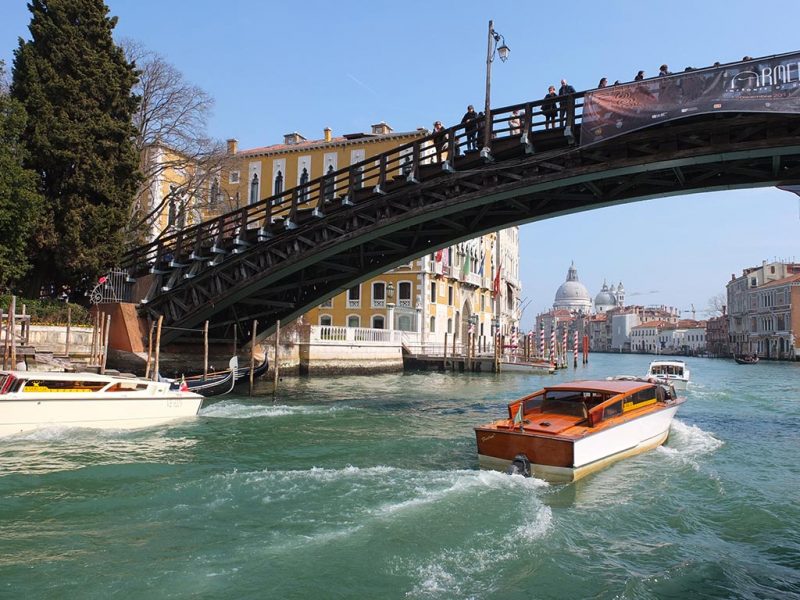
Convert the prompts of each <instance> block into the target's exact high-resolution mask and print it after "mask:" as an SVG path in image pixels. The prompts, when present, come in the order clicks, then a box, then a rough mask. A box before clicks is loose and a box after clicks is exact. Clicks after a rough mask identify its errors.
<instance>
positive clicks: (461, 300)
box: [220, 122, 522, 344]
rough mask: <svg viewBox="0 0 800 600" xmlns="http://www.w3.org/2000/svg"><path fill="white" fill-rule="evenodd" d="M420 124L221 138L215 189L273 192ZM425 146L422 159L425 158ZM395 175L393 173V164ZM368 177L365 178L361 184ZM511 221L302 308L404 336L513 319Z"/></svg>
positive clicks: (322, 318) (406, 137)
mask: <svg viewBox="0 0 800 600" xmlns="http://www.w3.org/2000/svg"><path fill="white" fill-rule="evenodd" d="M427 133H428V132H427V131H426V130H424V129H417V130H415V131H409V132H402V133H397V132H394V130H393V129H392V128H391V127H390V126H389V125H387V124H386V123H383V122H381V123H378V124H375V125H373V126H372V130H371V132H370V133H352V134H345V135H343V136H338V137H335V136H333V134H332V131H331V130H330V129H325V131H324V137H323V138H322V139H318V140H308V139H306V138H305V137H303V136H302V135H300V134H299V133H297V132H293V133H289V134H286V135H285V136H284V142H283V143H282V144H276V145H273V146H265V147H261V148H254V149H250V150H239V149H238V146H237V141H236V140H233V139H231V140H229V141H228V154H229V155H230V157H231V167H230V171H229V173H228V176H227V178H226V179H224V180H222V181H221V182H220V190H221V192H220V193H222V194H223V195H224V196H225V197H226V198H232V199H233V200H234V203H235V204H238V205H244V204H245V203H251V202H254V201H256V200H257V199H260V198H264V197H268V196H270V195H273V194H276V193H280V192H281V191H283V190H285V189H287V188H291V187H295V186H297V185H301V184H303V183H304V182H306V181H309V180H311V179H314V178H316V177H319V176H321V175H323V174H327V173H332V172H334V171H336V170H338V169H341V168H343V167H345V166H347V165H351V164H355V163H359V162H362V161H364V160H369V159H370V158H371V157H372V156H375V155H377V154H380V153H382V152H386V151H388V150H391V149H393V148H396V147H398V146H401V145H404V144H407V143H409V142H412V141H413V140H415V139H418V138H420V137H423V136H424V135H426V134H427ZM431 150H432V149H430V148H429V149H425V150H424V151H423V157H424V158H423V160H424V161H429V160H433V157H432V156H431V154H432V152H431ZM398 175H401V173H400V172H399V171H398ZM374 183H375V182H372V181H370V180H368V179H367V180H365V181H364V182H362V185H364V186H365V187H367V186H370V185H373V184H374ZM521 288H522V286H521V282H520V281H519V228H518V227H511V228H509V229H505V230H502V231H500V232H499V233H497V232H495V233H491V234H488V235H485V236H483V237H479V238H475V239H472V240H468V241H465V242H461V243H458V244H454V245H452V246H449V247H447V248H442V249H439V250H437V251H436V252H433V253H431V254H429V255H427V256H422V257H419V258H416V259H414V260H411V261H409V262H408V263H406V264H404V265H400V266H399V267H396V268H395V269H392V270H390V271H388V272H387V273H384V274H382V275H379V276H376V277H374V278H372V279H370V280H367V281H364V282H362V283H360V284H358V285H355V286H352V287H350V288H349V289H343V290H341V292H340V293H339V294H337V295H335V296H334V297H332V298H329V299H328V300H326V301H325V302H323V303H321V304H320V305H319V306H317V307H315V308H313V309H311V310H310V311H309V312H307V313H306V314H305V315H304V318H303V320H304V322H305V323H306V324H311V325H329V326H342V327H362V328H372V329H391V330H400V331H403V332H407V333H408V334H409V336H408V340H409V343H412V341H413V342H414V343H416V342H419V343H425V342H427V343H439V344H443V343H444V341H445V339H446V338H447V339H448V341H452V340H453V338H454V337H455V338H456V340H457V341H459V342H461V341H463V340H466V339H467V335H468V332H469V330H470V324H472V325H473V327H472V329H473V331H474V333H475V335H476V336H490V335H492V333H493V332H494V331H496V330H498V329H499V331H501V333H504V334H510V333H511V332H512V331H514V330H516V329H517V328H518V325H519V301H520V293H521Z"/></svg>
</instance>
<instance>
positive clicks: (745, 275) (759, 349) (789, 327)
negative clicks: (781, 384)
mask: <svg viewBox="0 0 800 600" xmlns="http://www.w3.org/2000/svg"><path fill="white" fill-rule="evenodd" d="M726 287H727V293H728V315H729V321H728V333H729V336H730V338H729V340H730V350H731V352H732V353H734V354H753V353H756V354H758V355H759V356H760V357H762V358H774V359H779V360H780V359H784V360H787V359H788V360H797V359H798V357H800V343H798V339H797V332H798V331H800V263H787V262H772V263H767V262H766V261H764V262H762V263H761V266H760V267H750V268H747V269H743V270H742V275H741V276H740V277H736V276H735V275H731V280H730V281H729V282H728V285H727V286H726Z"/></svg>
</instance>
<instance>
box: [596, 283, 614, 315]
mask: <svg viewBox="0 0 800 600" xmlns="http://www.w3.org/2000/svg"><path fill="white" fill-rule="evenodd" d="M613 289H614V286H613V285H612V286H611V290H609V289H608V284H607V283H606V282H605V281H603V287H602V289H601V290H600V291H599V292H598V294H597V296H595V297H594V308H595V310H596V311H597V312H598V313H604V312H606V311H607V310H609V309H611V308H614V307H615V306H616V305H617V298H616V296H615V295H614V292H613V291H612V290H613Z"/></svg>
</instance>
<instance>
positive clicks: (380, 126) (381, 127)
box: [372, 121, 394, 135]
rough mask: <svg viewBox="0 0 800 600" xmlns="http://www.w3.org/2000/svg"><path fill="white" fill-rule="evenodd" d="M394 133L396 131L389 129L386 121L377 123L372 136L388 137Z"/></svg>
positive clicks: (373, 127)
mask: <svg viewBox="0 0 800 600" xmlns="http://www.w3.org/2000/svg"><path fill="white" fill-rule="evenodd" d="M392 131H394V129H392V128H391V127H389V126H388V125H387V124H386V123H385V122H384V121H381V122H380V123H375V124H374V125H373V126H372V135H388V134H390V133H392Z"/></svg>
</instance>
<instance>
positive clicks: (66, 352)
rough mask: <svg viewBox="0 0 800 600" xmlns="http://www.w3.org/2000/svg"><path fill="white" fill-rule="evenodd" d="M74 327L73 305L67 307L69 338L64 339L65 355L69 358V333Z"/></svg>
mask: <svg viewBox="0 0 800 600" xmlns="http://www.w3.org/2000/svg"><path fill="white" fill-rule="evenodd" d="M71 329H72V307H71V306H68V307H67V339H66V340H64V356H65V357H66V358H69V334H70V330H71Z"/></svg>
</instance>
